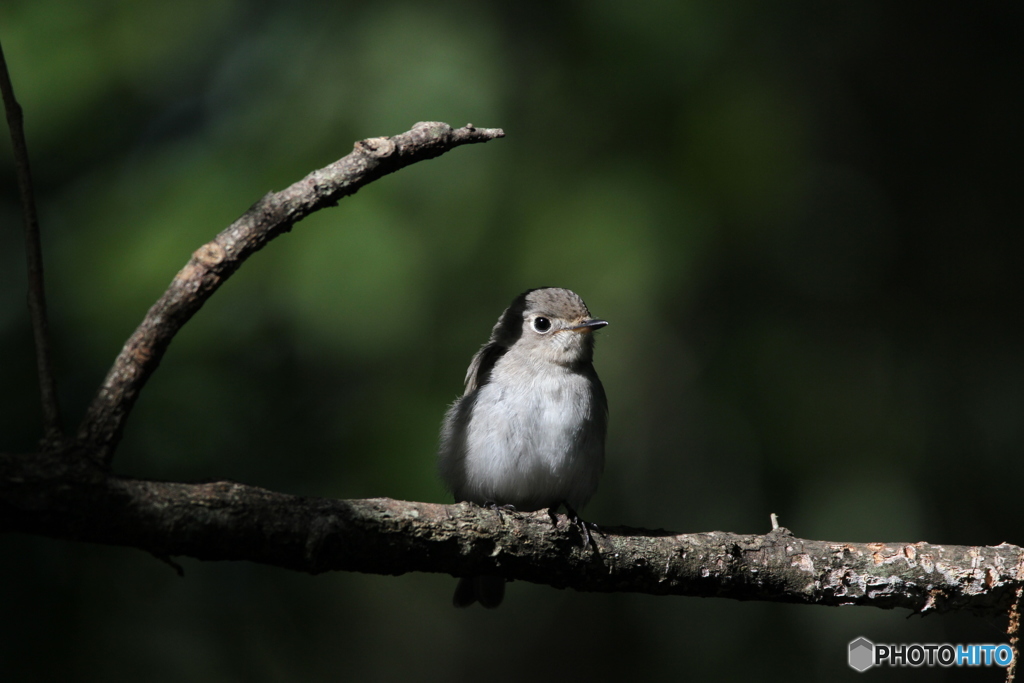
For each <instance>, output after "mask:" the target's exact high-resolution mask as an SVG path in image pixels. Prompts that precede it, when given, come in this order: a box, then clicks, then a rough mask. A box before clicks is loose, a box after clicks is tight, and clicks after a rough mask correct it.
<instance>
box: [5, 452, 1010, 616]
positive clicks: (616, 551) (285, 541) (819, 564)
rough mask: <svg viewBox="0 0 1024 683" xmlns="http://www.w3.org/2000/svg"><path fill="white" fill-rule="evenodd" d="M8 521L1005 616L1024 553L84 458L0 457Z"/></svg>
mask: <svg viewBox="0 0 1024 683" xmlns="http://www.w3.org/2000/svg"><path fill="white" fill-rule="evenodd" d="M0 531H20V532H27V533H34V534H42V535H45V536H51V537H55V538H63V539H70V540H79V541H91V542H96V543H105V544H113V545H123V546H131V547H135V548H140V549H143V550H146V551H149V552H151V553H153V554H154V555H157V556H158V557H161V558H169V557H171V556H188V557H194V558H198V559H201V560H248V561H252V562H259V563H263V564H269V565H274V566H278V567H284V568H286V569H292V570H297V571H303V572H310V573H318V572H323V571H328V570H339V569H340V570H348V571H359V572H369V573H376V574H403V573H406V572H411V571H425V572H443V573H448V574H454V575H466V574H480V573H496V574H501V575H503V576H506V577H508V578H510V579H520V580H524V581H531V582H534V583H541V584H548V585H551V586H555V587H558V588H574V589H576V590H579V591H598V592H613V591H627V592H638V593H649V594H653V595H691V596H702V597H712V596H714V597H725V598H734V599H738V600H771V601H776V602H791V603H804V604H817V605H870V606H875V607H882V608H894V607H905V608H908V609H910V610H913V611H914V612H917V613H929V612H945V611H949V610H961V609H970V610H974V611H976V612H980V613H986V614H1005V613H1006V611H1007V610H1008V609H1009V608H1010V606H1011V605H1012V604H1013V602H1014V601H1015V599H1016V591H1017V589H1018V588H1019V587H1020V586H1021V578H1020V576H1019V575H1018V567H1019V566H1020V563H1021V561H1022V557H1024V549H1022V548H1020V547H1017V546H1013V545H1009V544H1005V543H1004V544H1002V545H998V546H995V547H967V546H943V545H932V544H928V543H835V542H827V541H809V540H804V539H799V538H795V537H794V536H793V535H792V534H790V533H789V532H788V531H787V530H785V529H784V528H779V529H775V530H773V531H772V532H770V533H768V534H766V535H763V536H759V535H739V534H731V533H724V532H717V531H716V532H711V533H702V534H676V533H674V532H668V531H662V530H658V531H650V530H642V529H630V528H626V527H615V528H606V529H603V530H602V531H600V532H598V533H596V534H595V540H596V542H597V545H598V547H599V549H600V552H599V553H595V552H593V551H592V550H591V549H590V548H589V547H585V546H583V545H582V544H581V542H580V535H579V532H578V531H577V530H576V528H575V527H574V526H573V525H571V524H569V523H568V522H567V521H566V519H565V518H564V517H561V518H560V524H559V526H558V528H553V526H552V520H551V518H550V517H549V516H548V515H547V513H545V512H538V513H510V512H498V511H495V510H489V509H485V508H480V507H477V506H475V505H471V504H468V503H463V504H459V505H436V504H430V503H409V502H402V501H396V500H390V499H386V498H378V499H373V500H329V499H322V498H306V497H299V496H290V495H285V494H282V493H274V492H272V491H267V490H264V489H260V488H255V487H251V486H245V485H242V484H237V483H233V482H224V481H221V482H211V483H203V484H180V483H168V482H154V481H143V480H136V479H126V478H122V477H118V476H115V475H113V474H110V473H109V471H107V470H106V469H105V468H103V467H101V466H99V465H97V464H95V463H94V462H93V461H92V460H91V459H89V458H73V459H69V458H61V457H58V456H50V455H45V454H43V455H31V456H25V455H0Z"/></svg>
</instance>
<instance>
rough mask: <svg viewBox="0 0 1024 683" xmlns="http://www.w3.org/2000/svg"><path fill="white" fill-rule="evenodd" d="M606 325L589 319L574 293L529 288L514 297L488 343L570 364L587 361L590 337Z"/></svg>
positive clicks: (558, 289)
mask: <svg viewBox="0 0 1024 683" xmlns="http://www.w3.org/2000/svg"><path fill="white" fill-rule="evenodd" d="M607 324H608V322H607V321H605V320H598V319H596V318H593V317H591V315H590V311H589V310H587V305H586V304H585V303H583V299H581V298H580V297H579V295H577V294H576V293H575V292H572V291H570V290H568V289H560V288H557V287H544V288H541V289H530V290H527V291H525V292H523V293H522V294H520V295H519V296H517V297H516V298H515V300H514V301H513V302H512V304H511V305H510V306H509V307H508V308H507V309H505V312H504V313H502V315H501V317H500V318H499V319H498V323H497V324H496V325H495V326H494V329H493V330H492V331H491V340H490V343H491V344H495V345H498V346H501V347H504V348H505V349H511V348H512V347H513V346H514V347H515V348H516V352H517V353H519V352H520V351H521V352H522V353H525V354H529V355H531V356H536V357H538V358H542V359H544V360H547V361H550V362H555V363H560V364H564V365H571V364H574V363H580V362H590V360H591V358H592V357H593V353H594V336H593V335H592V334H591V332H593V331H594V330H598V329H600V328H602V327H604V326H605V325H607Z"/></svg>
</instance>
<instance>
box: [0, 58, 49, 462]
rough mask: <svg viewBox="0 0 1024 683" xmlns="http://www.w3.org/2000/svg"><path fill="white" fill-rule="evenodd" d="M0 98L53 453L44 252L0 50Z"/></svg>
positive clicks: (19, 121)
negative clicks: (15, 185) (18, 202)
mask: <svg viewBox="0 0 1024 683" xmlns="http://www.w3.org/2000/svg"><path fill="white" fill-rule="evenodd" d="M0 94H2V96H3V100H4V111H5V112H6V114H7V127H8V129H10V131H11V148H12V149H13V151H14V168H15V172H16V173H17V176H18V194H19V196H20V198H21V214H22V222H23V223H24V225H25V253H26V257H27V261H28V310H29V315H30V317H31V318H32V336H33V339H34V342H35V347H36V374H37V375H38V377H39V395H40V399H41V401H42V407H43V449H44V450H55V449H57V448H58V447H59V446H60V443H61V441H62V440H63V431H62V429H61V426H60V404H59V403H58V401H57V380H56V379H55V376H54V372H53V354H52V352H51V350H50V332H49V322H48V320H47V316H46V291H45V288H44V286H43V248H42V245H41V243H40V240H39V216H38V215H37V214H36V200H35V192H34V191H33V189H32V170H31V168H30V166H29V163H28V145H27V144H26V142H25V128H24V117H23V116H22V111H21V105H20V104H18V100H17V99H15V97H14V86H13V85H12V84H11V76H10V74H9V73H8V72H7V60H6V59H5V58H4V51H3V47H0Z"/></svg>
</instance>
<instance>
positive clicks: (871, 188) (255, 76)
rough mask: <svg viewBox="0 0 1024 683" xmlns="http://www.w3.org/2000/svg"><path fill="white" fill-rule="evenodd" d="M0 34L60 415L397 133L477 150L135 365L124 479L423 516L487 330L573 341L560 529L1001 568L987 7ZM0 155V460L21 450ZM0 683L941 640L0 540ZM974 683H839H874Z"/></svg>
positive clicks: (292, 254) (656, 661)
mask: <svg viewBox="0 0 1024 683" xmlns="http://www.w3.org/2000/svg"><path fill="white" fill-rule="evenodd" d="M949 5H950V6H948V7H947V6H945V5H943V4H942V3H938V4H932V5H929V6H928V7H927V8H924V7H920V6H913V5H902V4H898V3H889V2H883V1H881V0H873V1H872V0H868V1H866V2H859V3H852V4H849V3H814V2H804V1H800V0H789V1H787V2H778V3H752V2H738V1H737V2H733V1H726V2H715V1H712V0H677V1H675V2H668V1H665V0H651V1H647V2H640V3H634V4H630V3H623V2H610V1H607V0H594V1H592V2H587V3H583V2H575V3H558V2H556V3H547V2H536V1H535V0H534V1H531V0H523V1H520V2H494V3H472V2H459V1H457V0H450V1H443V2H438V3H416V2H397V1H394V0H378V1H377V2H373V3H369V2H364V3H353V2H313V1H310V2H274V1H270V0H268V1H264V2H252V3H246V2H242V1H241V0H237V1H235V0H205V1H203V2H196V1H195V0H185V1H183V2H177V3H167V2H159V1H157V0H135V1H133V2H128V1H127V0H93V1H92V2H87V3H86V2H73V1H72V0H5V2H3V3H2V4H0V40H2V41H3V47H4V50H5V52H6V56H7V60H8V63H9V66H10V69H11V72H12V77H13V80H14V84H15V88H16V90H17V93H18V96H19V99H20V100H21V103H22V105H23V106H24V109H25V114H26V119H27V124H26V125H27V134H28V142H29V147H30V151H31V154H32V161H33V165H34V171H35V180H36V183H37V192H38V201H39V209H40V213H41V222H42V227H43V242H44V248H45V258H46V267H47V285H48V294H49V297H50V305H51V316H52V328H53V335H54V338H55V344H56V354H57V359H56V362H57V368H58V373H59V381H60V386H61V398H62V402H63V406H64V410H65V413H66V419H67V422H68V426H72V425H73V424H74V423H75V421H76V420H77V419H78V418H79V417H80V416H81V414H82V411H83V410H84V407H85V405H86V403H87V402H88V400H89V398H90V396H91V394H92V392H94V391H95V389H96V387H97V385H98V383H99V382H100V380H101V379H102V377H103V375H104V373H105V371H106V369H107V368H108V367H109V364H110V363H111V361H112V360H113V358H114V356H115V355H116V353H117V351H118V350H119V349H120V346H121V344H122V343H123V342H124V340H125V339H126V338H127V337H128V335H129V334H130V333H131V331H132V330H133V329H134V327H135V325H136V324H137V323H138V322H139V321H140V320H141V318H142V316H143V315H144V313H145V311H146V309H147V308H148V306H149V305H150V304H151V303H152V302H153V301H155V300H156V298H157V297H158V296H159V295H160V293H161V292H162V291H163V289H164V288H165V287H166V286H167V284H168V283H169V282H170V280H171V279H172V277H173V276H174V274H175V273H176V272H177V270H178V269H179V268H180V267H181V266H182V265H183V264H184V263H185V262H186V260H187V259H188V257H189V254H190V253H191V252H192V251H193V250H194V249H196V248H197V247H198V246H199V245H201V244H202V243H204V242H206V241H208V240H209V239H210V238H211V237H212V236H213V235H215V234H216V233H217V232H219V231H220V230H221V229H223V228H224V227H225V226H226V225H228V224H229V223H230V222H231V221H232V220H233V219H234V218H236V217H237V216H238V215H239V214H241V213H242V212H243V211H244V210H245V209H246V208H248V206H249V205H251V204H252V203H253V202H254V201H255V200H256V199H258V198H259V197H260V196H262V195H263V194H264V193H265V192H267V191H269V190H277V189H281V188H283V187H285V186H287V185H289V184H291V183H292V182H294V181H295V180H298V179H299V178H301V177H302V176H304V175H305V174H306V173H308V172H309V171H311V170H313V169H315V168H319V167H321V166H324V165H326V164H327V163H330V162H331V161H334V160H335V159H337V158H338V157H340V156H342V155H344V154H346V153H347V152H348V151H349V150H350V149H351V145H352V142H353V141H355V140H358V139H362V138H366V137H373V136H378V135H389V134H395V133H399V132H402V131H405V130H407V129H408V128H409V127H410V126H411V125H412V124H413V123H415V122H416V121H421V120H441V121H447V122H448V123H451V124H453V125H462V124H465V123H466V122H472V123H474V124H476V125H478V126H495V127H503V128H504V129H505V131H506V133H507V137H506V138H505V139H503V140H500V141H495V142H491V143H488V144H487V145H483V146H473V147H464V148H460V149H458V150H455V151H454V152H452V153H449V154H448V155H446V156H444V157H442V158H440V159H437V160H433V161H429V162H424V163H422V164H419V165H416V166H414V167H411V168H408V169H406V170H403V171H401V172H399V173H398V174H396V175H394V176H389V177H387V178H385V179H383V180H381V181H378V182H376V183H374V184H372V185H371V186H369V187H367V188H365V189H364V190H362V191H360V192H359V194H358V195H356V196H354V197H351V198H348V199H345V200H344V201H342V203H341V205H340V206H339V207H337V208H335V209H329V210H325V211H322V212H320V213H318V214H316V215H314V216H313V217H311V218H309V219H307V220H305V221H303V222H302V223H300V224H298V225H297V226H296V227H295V229H294V230H293V232H291V233H289V234H287V235H285V236H283V237H281V238H280V239H278V240H277V241H275V242H273V243H272V244H270V245H269V246H268V247H267V248H266V249H265V250H264V251H262V252H260V253H259V254H257V255H256V256H254V257H253V258H252V259H251V260H250V261H249V262H247V263H246V264H245V266H244V267H243V268H242V269H241V270H240V271H239V272H238V273H237V274H236V275H235V276H234V277H232V278H231V280H230V281H228V282H227V284H226V285H225V286H224V287H223V288H222V289H221V290H220V291H219V292H218V293H217V295H216V296H215V297H214V298H213V299H212V300H211V301H210V302H209V304H208V305H207V306H206V307H205V308H203V310H202V311H200V312H199V314H198V315H196V317H195V318H194V319H193V320H192V322H190V323H189V324H188V325H187V326H186V327H185V329H184V330H183V331H182V333H181V334H180V335H178V337H177V338H176V340H175V341H174V344H173V345H172V346H171V349H170V351H169V352H168V354H167V356H166V358H165V359H164V361H163V363H162V365H161V368H160V370H159V371H158V372H157V373H156V375H154V377H153V378H152V380H151V381H150V382H149V385H148V386H147V388H146V390H145V392H144V393H143V395H142V398H141V400H140V401H139V403H138V405H137V407H136V409H135V412H134V414H133V416H132V419H131V421H130V422H129V425H128V429H127V431H126V434H125V439H124V442H123V444H122V446H121V449H120V451H119V453H118V457H117V460H116V467H117V469H118V470H119V471H120V472H122V473H126V474H131V475H136V476H143V477H151V478H163V479H176V480H196V479H211V478H230V479H234V480H238V481H243V482H246V483H250V484H256V485H260V486H264V487H267V488H271V489H275V490H279V491H284V492H290V493H296V494H312V495H323V496H333V497H359V498H363V497H373V496H388V497H393V498H402V499H410V500H427V501H436V502H444V501H447V500H448V498H447V496H446V494H445V492H444V491H443V489H442V487H441V486H440V484H439V482H438V481H437V479H436V476H435V472H434V448H435V443H436V436H437V427H438V424H439V422H440V420H441V417H442V415H443V413H444V410H445V407H446V406H447V404H448V403H450V402H451V401H452V400H453V399H454V398H455V397H456V396H457V395H458V394H459V393H460V392H461V381H462V377H463V373H464V371H465V368H466V365H467V364H468V362H469V359H470V357H471V356H472V354H473V353H474V351H475V350H476V348H477V347H478V346H479V344H481V343H482V342H483V341H484V340H485V339H486V336H487V333H488V331H489V329H490V327H491V325H493V323H494V321H495V320H496V319H497V316H498V315H499V314H500V312H501V311H502V309H503V308H504V307H505V306H506V305H507V304H508V302H509V301H510V300H511V299H512V298H513V297H514V296H515V295H516V294H518V293H519V292H520V291H522V290H524V289H527V288H530V287H536V286H542V285H555V286H562V287H569V288H571V289H574V290H575V291H577V292H578V293H580V294H581V295H582V296H583V297H584V298H585V299H586V301H587V303H588V304H589V305H590V308H591V310H592V311H593V312H594V313H595V314H597V315H599V316H601V317H604V318H607V319H608V320H610V321H611V322H612V325H611V326H610V327H608V328H607V329H606V330H603V331H602V332H601V333H600V343H599V346H598V351H597V367H598V370H599V372H600V374H601V377H602V379H603V380H604V383H605V386H606V388H607V391H608V395H609V399H610V402H611V425H610V432H609V444H608V466H607V469H606V473H605V477H604V479H603V481H602V484H601V488H600V490H599V491H598V494H597V496H596V497H595V499H594V500H593V502H592V503H591V505H590V506H589V508H588V509H587V517H588V518H589V519H592V520H594V521H596V522H598V523H599V524H607V525H614V524H629V525H635V526H645V527H665V528H671V529H675V530H679V531H694V532H696V531H710V530H715V529H721V530H728V531H735V532H746V533H755V532H765V531H767V530H768V528H769V513H772V512H775V513H777V514H778V515H779V516H780V518H781V521H782V523H783V524H785V525H786V526H787V527H789V528H790V529H792V530H793V531H794V532H795V533H796V534H797V535H799V536H803V537H808V538H824V539H829V540H848V541H919V540H927V541H930V542H934V543H956V544H997V543H1000V542H1003V541H1007V542H1011V543H1017V544H1020V543H1022V542H1024V520H1022V517H1021V505H1020V490H1021V487H1020V482H1021V479H1022V475H1024V459H1022V457H1021V454H1022V450H1024V345H1022V327H1024V326H1022V310H1024V276H1022V268H1021V265H1022V253H1024V236H1022V235H1024V232H1022V225H1021V215H1022V212H1021V208H1020V207H1021V201H1020V192H1021V187H1022V183H1021V181H1022V174H1021V159H1022V157H1024V145H1022V142H1024V135H1022V129H1024V126H1022V124H1021V121H1022V120H1024V116H1022V114H1024V87H1022V86H1024V82H1022V80H1021V74H1022V73H1024V70H1022V66H1024V64H1022V62H1024V60H1022V55H1024V52H1022V50H1021V42H1020V35H1021V30H1022V29H1024V21H1022V18H1024V16H1022V15H1024V6H1022V5H1021V4H1020V3H1014V4H1011V3H981V4H975V5H957V6H955V7H954V6H952V3H949ZM3 149H4V152H3V155H2V156H0V223H2V225H0V228H2V229H0V387H2V391H0V450H5V451H27V450H31V449H32V448H34V444H35V442H36V440H37V438H38V436H39V433H40V427H39V424H40V418H39V412H38V405H37V404H38V400H37V398H36V397H37V390H36V388H35V382H34V361H33V357H32V347H31V335H30V332H29V327H28V319H27V312H26V309H25V306H24V297H25V275H24V271H25V269H24V255H23V248H22V237H21V228H20V218H19V208H18V204H17V193H16V185H15V178H14V172H13V167H12V162H11V157H10V153H9V148H8V147H7V145H6V143H4V146H3ZM0 557H2V560H0V605H3V609H2V613H0V678H3V680H76V681H92V680H96V681H142V680H145V681H182V680H188V681H338V680H370V681H377V680H380V681H387V680H424V681H433V680H444V681H463V680H465V681H470V680H473V681H478V680H485V681H494V682H501V681H521V680H536V681H566V680H576V679H582V680H613V679H622V680H650V679H657V680H681V679H695V680H697V679H703V680H711V679H714V680H766V681H783V680H787V681H788V680H790V679H791V677H792V676H793V675H794V674H801V673H802V674H804V675H805V676H808V677H809V678H810V679H812V680H815V679H816V680H822V679H825V678H826V677H827V678H829V679H831V680H845V679H847V678H850V679H854V677H855V676H856V675H857V674H855V673H854V672H853V671H852V670H850V669H849V668H847V666H846V645H847V643H848V642H849V641H850V640H852V639H854V638H856V637H858V636H861V635H863V636H866V637H868V638H869V639H871V640H874V641H875V642H895V643H910V642H954V643H957V642H964V643H967V642H982V643H984V642H1001V638H1002V637H1003V636H1002V634H1001V633H1000V628H1001V627H1002V625H1001V624H999V623H996V622H989V621H988V620H985V619H982V618H977V617H973V616H969V615H950V616H943V617H930V618H927V619H920V618H914V619H909V620H908V619H907V618H906V613H905V611H899V612H884V611H880V610H873V609H864V608H860V609H855V608H848V609H825V608H815V607H797V606H783V605H773V604H760V603H737V602H731V601H725V600H698V599H686V598H654V597H648V596H641V595H590V594H578V593H574V592H571V591H558V590H555V589H552V588H548V587H544V586H534V585H531V584H525V583H515V584H513V585H512V586H510V589H509V594H508V598H507V600H506V604H505V605H503V606H502V608H501V609H500V610H497V611H494V612H490V611H486V612H485V611H483V610H467V611H456V610H454V609H452V608H451V607H450V602H449V601H450V597H451V591H452V589H453V587H454V581H453V580H452V579H451V578H450V577H447V576H435V575H422V574H410V575H406V576H402V577H379V576H363V575H350V574H340V573H335V574H327V575H322V576H317V577H310V576H305V575H299V574H294V573H290V572H286V571H283V570H278V569H273V568H268V567H261V566H254V565H249V564H244V563H231V564H228V563H223V564H217V563H200V562H195V561H191V560H188V559H183V560H181V563H182V564H183V565H184V567H185V578H184V579H180V578H178V577H177V576H176V575H175V573H174V572H173V571H172V570H171V569H170V568H169V567H167V566H166V565H165V564H163V563H161V562H160V561H158V560H155V559H154V558H152V557H150V556H148V555H145V554H143V553H141V552H138V551H134V550H130V549H122V548H108V547H99V546H89V545H77V544H71V543H64V542H56V541H50V540H46V539H38V538H31V537H23V536H7V537H3V538H0ZM968 674H971V675H976V676H978V678H979V679H980V680H1002V674H1001V672H1000V671H991V670H989V671H980V672H979V671H974V672H970V671H962V670H949V671H947V670H942V669H926V670H918V671H892V670H888V671H887V670H880V671H872V672H871V673H870V674H868V675H870V676H872V678H873V679H876V680H904V679H913V678H919V679H921V680H924V679H927V680H962V679H964V678H969V677H970V676H969V675H968Z"/></svg>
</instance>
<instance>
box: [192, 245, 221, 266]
mask: <svg viewBox="0 0 1024 683" xmlns="http://www.w3.org/2000/svg"><path fill="white" fill-rule="evenodd" d="M192 255H193V256H194V257H195V259H196V260H197V261H199V262H200V263H201V264H203V265H204V266H206V267H207V268H212V267H213V266H216V265H217V264H219V263H220V262H221V261H223V260H224V256H226V254H225V253H224V247H222V246H220V245H219V244H217V243H216V242H207V243H206V244H204V245H203V246H201V247H199V248H198V249H196V250H195V252H193V254H192Z"/></svg>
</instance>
